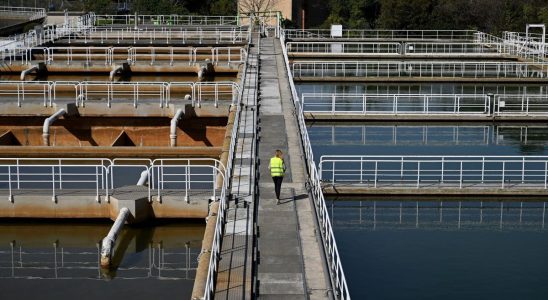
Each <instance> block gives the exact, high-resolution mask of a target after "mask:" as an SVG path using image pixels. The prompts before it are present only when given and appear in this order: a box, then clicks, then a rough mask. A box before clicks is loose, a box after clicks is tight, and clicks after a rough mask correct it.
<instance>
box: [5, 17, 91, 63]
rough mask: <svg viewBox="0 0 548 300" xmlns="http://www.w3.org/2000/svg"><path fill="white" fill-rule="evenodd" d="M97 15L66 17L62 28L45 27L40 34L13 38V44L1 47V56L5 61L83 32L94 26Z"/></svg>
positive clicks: (31, 32) (30, 32)
mask: <svg viewBox="0 0 548 300" xmlns="http://www.w3.org/2000/svg"><path fill="white" fill-rule="evenodd" d="M94 19H95V15H94V14H93V13H89V14H86V15H83V16H79V17H77V18H73V19H69V18H68V17H65V22H64V23H63V24H62V25H61V26H48V25H47V26H44V27H43V28H42V30H41V31H40V32H36V31H35V30H30V31H28V32H26V33H23V34H19V35H16V36H13V37H11V40H12V41H11V42H9V43H4V44H1V45H0V55H1V58H2V59H5V58H6V56H8V55H11V56H13V55H17V54H18V53H20V52H21V51H22V50H26V49H27V48H33V47H37V46H38V45H41V44H44V43H46V42H52V41H55V40H57V39H60V38H63V37H66V36H70V35H72V34H75V33H78V32H82V31H84V30H86V29H88V28H90V27H92V26H93V22H94Z"/></svg>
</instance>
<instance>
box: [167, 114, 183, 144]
mask: <svg viewBox="0 0 548 300" xmlns="http://www.w3.org/2000/svg"><path fill="white" fill-rule="evenodd" d="M184 113H185V111H184V109H182V108H179V109H178V110H177V112H176V113H175V116H173V118H172V119H171V126H170V127H169V139H170V145H171V147H175V146H177V124H178V123H179V119H180V118H181V117H182V116H183V115H184Z"/></svg>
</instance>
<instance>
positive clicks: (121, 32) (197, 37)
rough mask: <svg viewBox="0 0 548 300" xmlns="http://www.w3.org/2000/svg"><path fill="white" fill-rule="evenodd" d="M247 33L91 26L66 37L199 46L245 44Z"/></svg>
mask: <svg viewBox="0 0 548 300" xmlns="http://www.w3.org/2000/svg"><path fill="white" fill-rule="evenodd" d="M247 36H248V30H247V29H246V28H242V27H235V28H222V29H218V28H216V29H214V30H208V29H207V28H170V27H164V28H143V29H139V30H135V29H134V28H117V27H106V28H104V27H92V28H89V29H87V30H85V31H83V32H81V33H80V34H78V35H77V36H74V37H67V38H68V41H69V42H72V40H83V41H84V43H92V42H100V43H101V44H104V43H105V42H108V43H111V42H112V41H116V43H118V44H120V43H121V42H131V43H132V44H137V43H139V42H142V43H147V42H148V43H149V44H158V43H163V42H165V43H166V44H173V43H177V44H195V43H198V44H203V43H215V44H221V43H232V44H235V43H244V42H246V41H247Z"/></svg>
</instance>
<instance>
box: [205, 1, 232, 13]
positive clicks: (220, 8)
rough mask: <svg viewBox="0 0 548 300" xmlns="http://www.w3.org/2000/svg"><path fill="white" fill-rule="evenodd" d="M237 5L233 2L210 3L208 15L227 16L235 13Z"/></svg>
mask: <svg viewBox="0 0 548 300" xmlns="http://www.w3.org/2000/svg"><path fill="white" fill-rule="evenodd" d="M237 10H238V8H237V5H236V1H234V0H217V1H213V3H211V8H210V13H211V14H212V15H217V16H229V15H235V14H236V13H237Z"/></svg>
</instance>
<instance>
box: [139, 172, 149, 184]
mask: <svg viewBox="0 0 548 300" xmlns="http://www.w3.org/2000/svg"><path fill="white" fill-rule="evenodd" d="M147 182H148V171H147V170H144V171H143V172H141V177H139V181H137V185H145V184H147Z"/></svg>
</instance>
